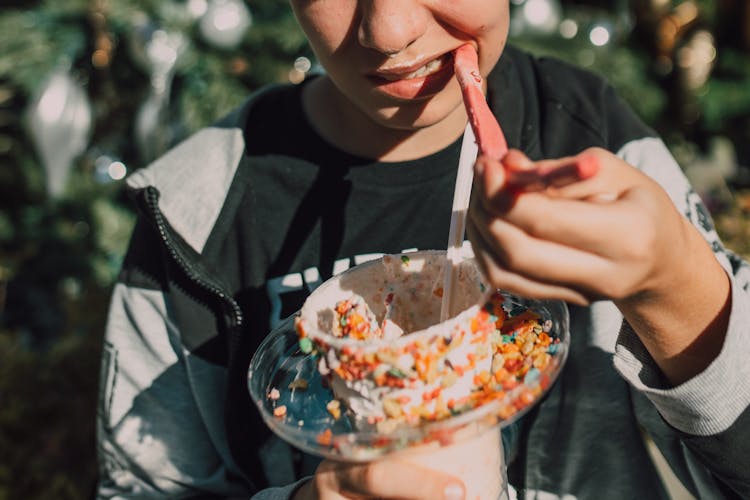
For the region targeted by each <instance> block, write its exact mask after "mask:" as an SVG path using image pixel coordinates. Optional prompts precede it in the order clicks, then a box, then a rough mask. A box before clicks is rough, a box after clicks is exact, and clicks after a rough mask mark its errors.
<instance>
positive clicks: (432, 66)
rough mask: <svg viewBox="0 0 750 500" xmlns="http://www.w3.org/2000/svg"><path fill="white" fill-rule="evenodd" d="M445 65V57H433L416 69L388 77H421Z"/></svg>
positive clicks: (391, 78)
mask: <svg viewBox="0 0 750 500" xmlns="http://www.w3.org/2000/svg"><path fill="white" fill-rule="evenodd" d="M442 67H443V58H442V57H440V58H438V59H433V60H432V61H430V62H428V63H427V64H425V65H424V66H422V67H421V68H419V69H417V70H416V71H412V72H411V73H408V74H406V75H400V76H398V77H395V76H394V77H387V78H388V80H409V79H411V78H420V77H423V76H427V75H431V74H433V73H436V72H438V71H439V70H440V69H441V68H442Z"/></svg>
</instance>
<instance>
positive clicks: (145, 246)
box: [97, 222, 284, 498]
mask: <svg viewBox="0 0 750 500" xmlns="http://www.w3.org/2000/svg"><path fill="white" fill-rule="evenodd" d="M160 254H161V251H160V246H159V244H158V240H157V238H156V237H155V234H154V231H153V230H152V229H151V228H150V227H149V226H148V225H147V224H145V223H143V222H139V223H138V224H137V226H136V229H135V232H134V235H133V238H132V240H131V246H130V249H129V250H128V255H127V256H126V259H125V263H124V266H123V271H122V273H121V275H120V279H119V282H118V283H117V284H116V285H115V287H114V290H113V293H112V299H111V304H110V310H109V317H108V321H107V325H106V332H105V338H104V346H103V355H102V362H101V376H100V394H99V401H98V408H97V441H98V442H97V453H98V459H99V483H98V487H97V497H98V498H133V497H139V498H140V497H148V498H164V497H171V498H174V497H178V496H179V497H189V496H191V495H202V496H204V497H205V496H209V495H218V496H221V497H236V496H242V497H244V498H248V497H249V496H250V491H251V490H250V488H249V486H248V484H247V482H246V481H244V480H243V479H241V477H242V476H241V475H240V474H238V473H237V472H236V471H234V470H232V467H231V458H230V457H228V456H227V454H225V453H222V450H221V449H220V447H219V446H218V445H217V442H218V440H217V438H216V436H215V435H214V434H212V432H211V430H210V427H209V426H208V425H207V422H206V419H205V417H204V416H205V411H203V410H202V408H200V407H199V405H198V404H197V403H196V400H195V396H194V388H193V387H192V379H191V376H190V375H191V374H190V373H189V371H190V370H191V369H193V370H194V369H195V367H194V366H193V367H191V366H189V364H188V362H187V359H186V358H187V353H186V351H185V349H184V348H183V346H182V345H181V342H180V335H179V331H178V329H177V326H176V324H175V321H174V319H173V317H172V315H171V314H170V296H169V294H168V293H167V292H166V291H165V290H166V288H165V287H164V285H163V281H164V280H163V272H162V270H161V269H160V266H161V259H160V257H159V256H160ZM197 376H200V377H203V378H215V379H216V381H217V383H221V378H222V376H224V377H225V375H224V374H222V373H221V372H220V371H218V369H213V371H209V369H208V368H204V369H203V370H202V371H201V372H200V373H198V374H197ZM216 392H217V393H221V390H220V388H219V390H217V391H216ZM217 397H218V396H217ZM279 498H284V497H283V496H281V497H279Z"/></svg>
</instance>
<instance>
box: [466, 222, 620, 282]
mask: <svg viewBox="0 0 750 500" xmlns="http://www.w3.org/2000/svg"><path fill="white" fill-rule="evenodd" d="M471 224H472V225H473V227H474V229H473V230H474V231H476V233H477V236H478V237H479V238H481V240H482V241H483V242H484V246H485V248H486V249H487V250H488V252H490V253H491V254H492V255H493V257H494V260H495V261H496V263H497V265H498V267H500V268H501V269H504V270H507V271H510V272H513V273H516V274H518V275H521V276H524V277H525V278H527V279H529V280H531V281H535V282H537V283H544V284H548V285H555V286H563V287H568V288H575V289H577V290H579V291H580V292H582V293H593V290H592V289H591V285H592V284H595V283H598V282H600V281H601V279H600V278H601V276H603V275H606V274H603V273H608V272H611V267H612V266H611V263H610V261H609V260H608V259H606V258H604V257H602V256H599V255H597V254H594V253H590V252H588V251H586V250H580V249H577V248H573V247H569V246H566V245H562V244H559V243H557V242H552V241H545V240H541V239H538V238H535V237H532V236H530V235H528V234H527V233H525V232H524V231H523V230H522V229H520V228H518V227H517V226H515V225H513V224H511V223H508V222H507V221H505V220H503V219H500V218H497V217H492V216H490V215H488V214H486V213H482V210H481V208H479V209H476V210H472V212H471Z"/></svg>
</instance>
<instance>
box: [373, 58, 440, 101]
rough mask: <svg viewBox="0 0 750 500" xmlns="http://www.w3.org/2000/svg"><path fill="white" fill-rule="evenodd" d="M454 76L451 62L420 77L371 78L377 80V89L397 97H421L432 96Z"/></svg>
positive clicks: (407, 98) (406, 98)
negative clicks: (391, 79) (399, 78)
mask: <svg viewBox="0 0 750 500" xmlns="http://www.w3.org/2000/svg"><path fill="white" fill-rule="evenodd" d="M452 77H453V67H452V65H451V64H448V63H446V64H444V65H443V67H442V68H440V69H439V70H438V71H437V72H435V73H432V74H430V75H426V76H420V77H418V78H409V79H406V80H393V81H390V80H386V79H384V78H380V77H377V76H372V77H370V79H371V80H372V81H373V82H375V90H377V91H378V92H381V93H383V94H386V95H388V96H390V97H395V98H397V99H405V100H409V99H420V98H425V97H431V96H433V95H435V94H437V93H438V92H440V91H441V90H442V89H443V88H444V87H445V86H446V84H447V83H448V82H449V81H450V80H451V78H452Z"/></svg>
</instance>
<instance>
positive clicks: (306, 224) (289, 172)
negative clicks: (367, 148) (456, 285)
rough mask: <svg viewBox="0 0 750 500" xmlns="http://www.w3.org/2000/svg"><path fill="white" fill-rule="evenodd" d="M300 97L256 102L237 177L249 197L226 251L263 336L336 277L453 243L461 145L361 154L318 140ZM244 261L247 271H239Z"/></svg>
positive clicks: (278, 93)
mask: <svg viewBox="0 0 750 500" xmlns="http://www.w3.org/2000/svg"><path fill="white" fill-rule="evenodd" d="M301 93H302V87H301V86H297V87H284V88H279V89H278V90H274V91H273V92H271V93H269V94H267V95H265V96H263V98H262V99H260V100H259V101H258V102H257V103H255V104H254V105H253V108H252V111H251V113H250V114H249V117H248V121H247V126H246V129H245V130H246V144H247V154H246V156H245V157H244V159H243V162H242V164H241V165H240V172H239V173H238V175H239V176H240V177H241V178H242V179H244V183H245V186H244V189H245V190H244V195H243V196H242V199H241V201H240V204H239V206H238V208H237V211H236V219H235V224H233V225H232V226H231V229H230V230H229V233H228V235H227V237H226V239H225V240H224V244H223V247H222V248H221V250H220V252H221V255H222V256H223V257H224V262H227V266H228V268H227V269H226V270H224V273H223V274H224V278H225V279H226V280H227V282H229V283H230V286H231V287H232V289H233V290H234V291H236V297H237V298H238V301H239V303H240V306H241V307H242V309H243V310H244V313H245V317H246V318H248V319H249V321H250V325H249V326H250V327H251V328H252V329H253V330H254V331H253V334H254V335H258V336H261V337H262V336H263V335H264V334H265V333H266V332H267V331H268V330H269V329H271V328H273V326H275V325H276V324H277V323H278V321H280V320H281V319H283V318H285V317H287V316H288V315H290V314H292V313H294V312H295V311H297V310H298V309H299V308H300V307H301V305H302V303H303V301H304V299H305V297H306V296H307V295H308V293H309V292H310V291H311V290H313V289H314V288H315V287H316V286H317V285H319V284H320V283H321V282H323V281H325V280H326V279H328V278H330V277H331V276H332V275H334V274H337V273H338V272H341V271H343V270H344V269H347V268H349V267H351V266H354V265H356V264H359V263H361V262H363V261H365V260H367V259H369V258H373V257H376V256H379V255H380V254H382V253H397V252H402V251H405V250H413V249H420V250H425V249H437V248H445V245H446V243H447V240H448V228H449V224H450V214H451V204H452V198H453V189H454V184H455V175H456V166H457V163H458V156H459V152H460V147H461V140H460V138H459V139H458V140H456V141H455V142H454V143H453V144H451V145H450V146H448V147H447V148H445V149H443V150H442V151H438V152H437V153H434V154H432V155H429V156H427V157H424V158H420V159H417V160H413V161H405V162H390V163H384V162H378V161H373V160H371V159H367V158H362V157H358V156H354V155H351V154H348V153H345V152H343V151H341V150H339V149H337V148H335V147H334V146H332V145H331V144H329V143H328V142H326V141H325V140H324V139H322V138H321V137H320V135H318V134H317V132H316V131H315V130H314V129H313V127H312V126H311V125H310V122H309V121H308V120H307V118H306V116H305V114H304V112H303V110H302V104H301ZM236 262H243V263H245V264H246V265H244V266H243V267H242V268H241V269H240V270H239V272H237V268H236V264H234V263H236ZM229 263H233V264H231V268H232V271H231V274H230V271H229V266H230V264H229Z"/></svg>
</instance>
